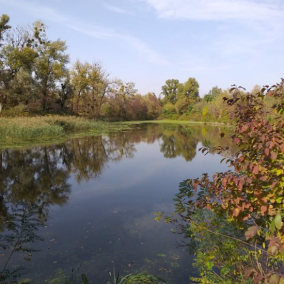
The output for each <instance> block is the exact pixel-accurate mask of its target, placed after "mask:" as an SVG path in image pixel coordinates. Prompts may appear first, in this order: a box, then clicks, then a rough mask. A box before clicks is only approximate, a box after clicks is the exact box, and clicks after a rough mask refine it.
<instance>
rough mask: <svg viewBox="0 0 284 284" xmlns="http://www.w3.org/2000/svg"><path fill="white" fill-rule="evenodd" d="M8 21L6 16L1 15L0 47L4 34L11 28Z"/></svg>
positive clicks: (8, 18)
mask: <svg viewBox="0 0 284 284" xmlns="http://www.w3.org/2000/svg"><path fill="white" fill-rule="evenodd" d="M9 21H10V17H9V16H8V15H6V14H2V16H1V18H0V46H1V41H2V39H3V35H4V33H5V32H6V31H7V30H9V29H10V28H11V26H9V25H8V23H9Z"/></svg>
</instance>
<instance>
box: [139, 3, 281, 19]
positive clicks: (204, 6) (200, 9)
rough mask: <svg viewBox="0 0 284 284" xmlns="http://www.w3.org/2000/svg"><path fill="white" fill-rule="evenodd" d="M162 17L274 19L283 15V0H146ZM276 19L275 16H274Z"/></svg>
mask: <svg viewBox="0 0 284 284" xmlns="http://www.w3.org/2000/svg"><path fill="white" fill-rule="evenodd" d="M144 1H145V2H147V3H148V4H149V5H151V6H152V7H154V8H155V10H156V11H157V13H158V15H159V16H160V17H162V18H172V19H190V20H218V21H222V20H228V19H238V20H240V19H243V20H244V19H246V20H252V19H254V20H266V21H267V20H269V18H270V17H272V18H270V19H271V20H273V17H277V18H280V17H283V10H284V4H283V1H282V0H275V1H272V0H263V1H260V0H234V1H228V0H190V1H189V0H144ZM274 19H275V18H274Z"/></svg>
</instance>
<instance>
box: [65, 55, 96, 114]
mask: <svg viewBox="0 0 284 284" xmlns="http://www.w3.org/2000/svg"><path fill="white" fill-rule="evenodd" d="M90 69H91V66H90V64H89V63H87V62H85V63H82V62H80V61H79V60H77V61H76V62H75V63H74V65H73V68H72V69H71V71H70V76H71V82H72V84H73V86H74V101H73V111H74V112H75V113H77V114H79V106H80V100H81V98H82V97H83V96H84V95H86V93H87V91H88V88H89V77H88V74H89V71H90Z"/></svg>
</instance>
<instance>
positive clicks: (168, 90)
mask: <svg viewBox="0 0 284 284" xmlns="http://www.w3.org/2000/svg"><path fill="white" fill-rule="evenodd" d="M178 87H179V80H176V79H169V80H167V81H166V84H165V85H164V86H162V92H161V94H162V95H163V96H164V98H163V99H162V102H163V103H167V102H170V103H172V104H175V103H176V100H177V94H178Z"/></svg>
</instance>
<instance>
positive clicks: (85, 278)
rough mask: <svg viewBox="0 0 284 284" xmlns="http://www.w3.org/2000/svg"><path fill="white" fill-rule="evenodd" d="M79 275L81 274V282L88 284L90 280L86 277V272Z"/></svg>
mask: <svg viewBox="0 0 284 284" xmlns="http://www.w3.org/2000/svg"><path fill="white" fill-rule="evenodd" d="M81 276H82V280H83V283H84V284H90V282H89V281H88V278H87V276H86V274H82V275H81Z"/></svg>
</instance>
